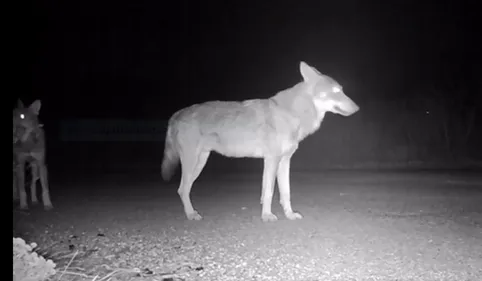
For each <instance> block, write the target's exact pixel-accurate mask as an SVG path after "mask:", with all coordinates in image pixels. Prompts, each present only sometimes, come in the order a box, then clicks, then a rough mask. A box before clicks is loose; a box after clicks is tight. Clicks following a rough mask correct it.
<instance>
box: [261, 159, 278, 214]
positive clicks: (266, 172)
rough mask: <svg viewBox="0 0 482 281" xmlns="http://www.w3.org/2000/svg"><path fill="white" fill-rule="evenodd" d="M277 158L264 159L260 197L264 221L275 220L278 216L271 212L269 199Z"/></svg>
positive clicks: (271, 196)
mask: <svg viewBox="0 0 482 281" xmlns="http://www.w3.org/2000/svg"><path fill="white" fill-rule="evenodd" d="M278 163H279V158H278V157H270V158H265V159H264V169H263V187H262V191H261V194H262V195H261V198H262V201H263V202H262V204H263V210H262V213H261V219H262V220H263V221H264V222H269V221H276V220H278V218H277V217H276V216H275V215H274V214H273V213H272V212H271V201H272V199H273V188H274V183H275V182H274V180H275V173H276V170H277V168H278Z"/></svg>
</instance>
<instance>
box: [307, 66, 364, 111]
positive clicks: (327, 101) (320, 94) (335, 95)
mask: <svg viewBox="0 0 482 281" xmlns="http://www.w3.org/2000/svg"><path fill="white" fill-rule="evenodd" d="M300 72H301V76H303V80H304V82H305V83H306V84H307V86H308V92H309V94H310V95H311V96H312V97H313V102H314V104H315V107H316V109H317V110H318V111H319V112H327V111H329V112H332V113H335V114H341V115H343V116H350V115H352V114H354V113H355V112H357V111H358V110H359V109H360V108H359V107H358V105H357V104H356V103H355V102H353V101H352V100H351V99H350V98H349V97H348V96H346V95H345V93H343V88H342V87H341V85H340V84H338V82H336V81H335V80H334V79H333V78H331V77H329V76H327V75H323V74H321V73H320V72H319V71H318V70H316V68H314V67H311V66H309V65H308V64H306V63H305V62H303V61H302V62H301V63H300Z"/></svg>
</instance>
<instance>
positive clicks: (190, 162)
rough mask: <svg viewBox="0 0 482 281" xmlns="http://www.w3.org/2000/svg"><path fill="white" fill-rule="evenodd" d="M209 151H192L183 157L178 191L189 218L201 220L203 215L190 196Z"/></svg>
mask: <svg viewBox="0 0 482 281" xmlns="http://www.w3.org/2000/svg"><path fill="white" fill-rule="evenodd" d="M209 154H210V152H209V151H203V152H201V153H192V154H190V155H183V157H181V166H182V177H181V183H180V185H179V189H178V190H177V193H178V194H179V196H180V197H181V200H182V204H183V205H184V213H185V214H186V217H187V218H188V220H201V219H202V217H201V215H199V213H198V212H197V211H196V210H195V209H194V208H193V206H192V203H191V198H190V193H191V188H192V185H193V183H194V181H195V180H196V179H197V178H198V177H199V175H200V174H201V171H202V170H203V168H204V166H205V165H206V162H207V160H208V158H209Z"/></svg>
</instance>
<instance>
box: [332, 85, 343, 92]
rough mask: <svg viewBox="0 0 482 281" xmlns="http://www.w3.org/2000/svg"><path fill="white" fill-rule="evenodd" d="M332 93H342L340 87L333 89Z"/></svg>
mask: <svg viewBox="0 0 482 281" xmlns="http://www.w3.org/2000/svg"><path fill="white" fill-rule="evenodd" d="M332 91H333V93H339V92H341V89H340V88H339V87H336V86H335V87H333V89H332Z"/></svg>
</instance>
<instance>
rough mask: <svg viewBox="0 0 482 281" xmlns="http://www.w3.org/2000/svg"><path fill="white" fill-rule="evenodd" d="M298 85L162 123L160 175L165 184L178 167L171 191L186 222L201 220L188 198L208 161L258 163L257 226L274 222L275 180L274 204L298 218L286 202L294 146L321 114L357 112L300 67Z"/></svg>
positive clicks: (186, 111)
mask: <svg viewBox="0 0 482 281" xmlns="http://www.w3.org/2000/svg"><path fill="white" fill-rule="evenodd" d="M299 67H300V73H301V76H302V78H303V81H301V82H299V83H298V84H296V85H294V86H293V87H291V88H288V89H285V90H282V91H280V92H278V93H277V94H276V95H274V96H272V97H270V98H268V99H251V100H245V101H208V102H205V103H200V104H194V105H191V106H189V107H186V108H183V109H181V110H179V111H177V112H175V113H174V114H173V115H172V116H171V118H170V119H169V121H168V128H167V133H166V140H165V147H164V156H163V160H162V166H161V170H162V171H161V172H162V177H163V179H164V180H165V181H168V180H169V179H170V178H171V177H172V175H173V174H174V172H175V168H176V167H177V165H178V164H179V162H180V163H181V169H182V175H181V182H180V185H179V188H178V190H177V192H178V194H179V196H180V198H181V201H182V204H183V206H184V212H185V215H186V216H187V219H188V220H201V219H202V217H201V215H200V214H199V213H198V212H197V211H196V210H195V209H194V208H193V206H192V203H191V199H190V192H191V188H192V185H193V183H194V181H195V180H196V179H197V178H198V176H199V174H200V173H201V171H202V170H203V168H204V166H205V164H206V162H207V160H208V157H209V155H210V153H211V152H212V151H215V152H217V153H219V154H221V155H224V156H226V157H250V158H263V159H264V163H263V165H264V166H263V179H262V190H261V200H260V203H261V204H262V212H261V219H262V221H263V222H271V221H276V220H277V219H278V218H277V217H276V215H274V214H273V213H272V212H271V202H272V197H273V191H274V184H275V178H276V180H277V182H278V189H279V192H280V203H281V206H282V207H283V211H284V214H285V216H286V218H288V219H289V220H296V219H301V218H302V217H303V216H302V215H301V214H300V213H298V212H295V211H293V209H292V207H291V199H290V161H291V157H292V156H293V154H294V153H295V151H296V150H297V149H298V145H299V143H300V142H301V141H302V140H303V139H305V138H306V137H307V136H309V135H311V134H313V133H314V132H315V131H317V130H318V128H319V127H320V125H321V122H322V121H323V118H324V116H325V114H326V113H327V112H332V113H335V114H340V115H342V116H350V115H352V114H354V113H355V112H357V111H358V110H359V106H358V105H357V104H356V103H355V102H354V101H352V100H351V99H350V98H349V97H348V96H346V95H345V94H344V92H343V89H342V86H341V85H340V84H339V83H338V82H336V81H335V80H334V79H333V78H331V77H329V76H327V75H323V74H321V73H320V72H319V71H318V70H317V69H316V68H314V67H311V66H309V65H308V64H307V63H305V62H303V61H301V62H300V66H299Z"/></svg>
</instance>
